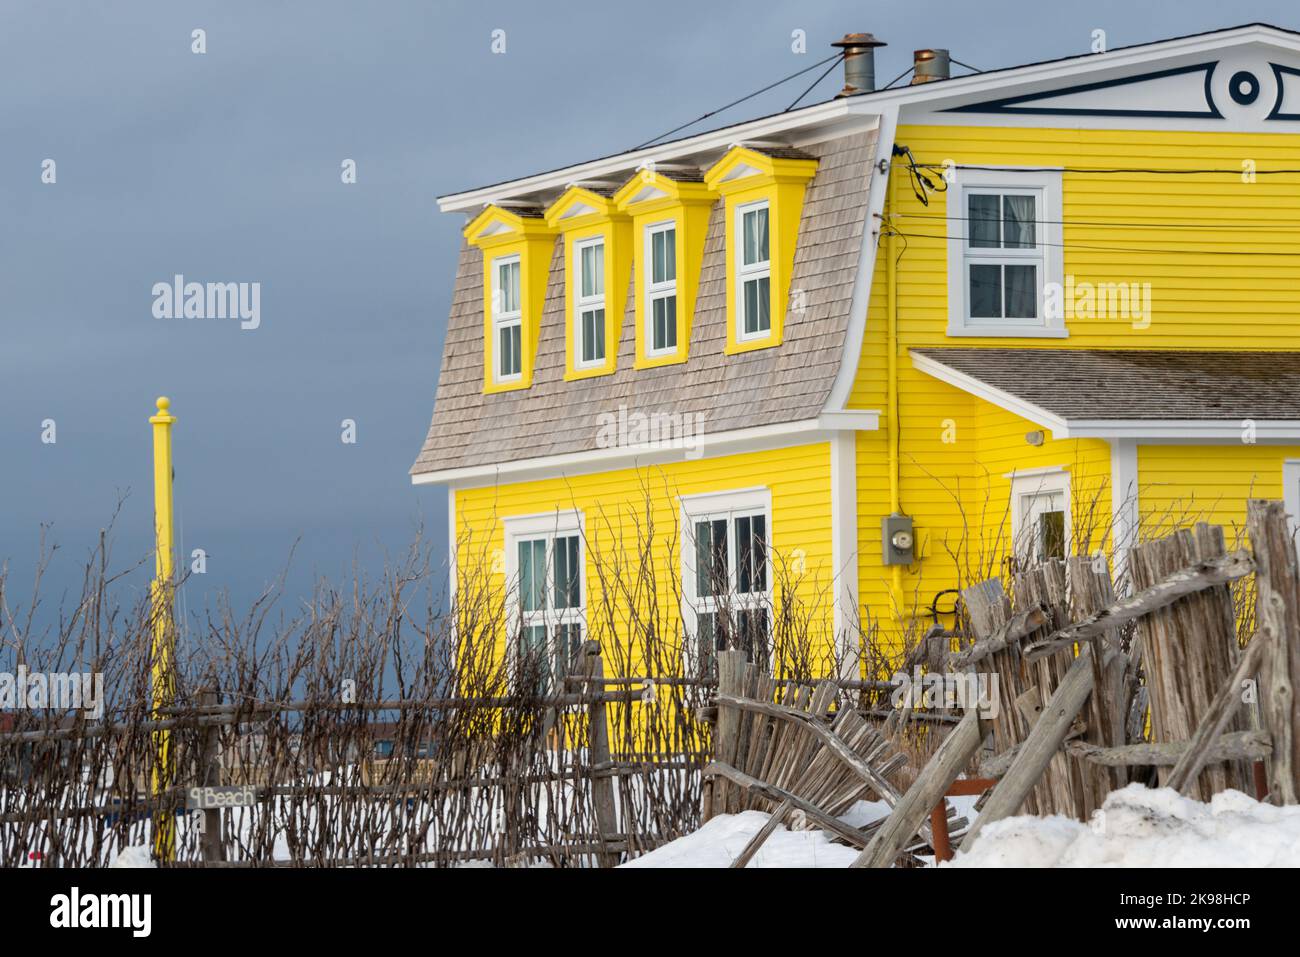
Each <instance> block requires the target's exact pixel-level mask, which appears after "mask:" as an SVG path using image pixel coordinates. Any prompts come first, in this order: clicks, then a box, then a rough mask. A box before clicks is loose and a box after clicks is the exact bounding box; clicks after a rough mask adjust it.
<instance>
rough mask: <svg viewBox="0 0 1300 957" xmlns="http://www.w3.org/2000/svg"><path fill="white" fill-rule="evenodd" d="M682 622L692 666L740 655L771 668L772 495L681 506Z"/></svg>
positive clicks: (717, 497)
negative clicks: (740, 652) (728, 654)
mask: <svg viewBox="0 0 1300 957" xmlns="http://www.w3.org/2000/svg"><path fill="white" fill-rule="evenodd" d="M682 513H683V519H684V521H683V527H684V529H685V530H686V535H685V537H684V541H683V546H682V584H683V588H682V590H683V594H684V598H685V606H686V607H685V609H684V616H683V617H684V620H685V624H686V629H687V634H688V637H689V639H690V644H691V646H692V648H693V652H694V655H695V660H696V662H697V663H698V667H700V668H701V670H702V671H705V672H707V671H709V670H711V669H712V667H713V664H714V662H715V661H716V658H717V653H718V652H719V651H725V650H727V649H741V650H743V651H744V652H745V653H746V656H747V657H748V658H749V660H750V661H755V662H760V663H763V664H770V660H771V647H770V646H771V611H772V562H771V554H770V552H771V540H772V539H771V535H772V523H771V515H772V497H771V493H770V492H769V491H768V490H767V489H748V490H743V491H737V492H724V493H718V494H709V495H697V496H690V497H684V498H683V499H682Z"/></svg>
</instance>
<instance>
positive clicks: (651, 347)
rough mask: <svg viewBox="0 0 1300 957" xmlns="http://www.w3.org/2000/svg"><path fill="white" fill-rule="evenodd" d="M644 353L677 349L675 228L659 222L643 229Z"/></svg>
mask: <svg viewBox="0 0 1300 957" xmlns="http://www.w3.org/2000/svg"><path fill="white" fill-rule="evenodd" d="M645 263H646V268H647V275H646V279H645V290H646V308H645V317H646V329H645V342H646V349H645V352H646V355H648V356H661V355H666V354H670V353H673V352H675V351H676V350H677V227H676V225H675V224H673V223H660V224H657V225H654V226H650V227H647V229H646V257H645Z"/></svg>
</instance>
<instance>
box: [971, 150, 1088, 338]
mask: <svg viewBox="0 0 1300 957" xmlns="http://www.w3.org/2000/svg"><path fill="white" fill-rule="evenodd" d="M947 234H948V303H949V317H948V334H949V335H955V336H972V335H975V336H1064V335H1065V334H1066V332H1065V324H1064V318H1063V315H1056V314H1055V313H1057V312H1060V310H1056V309H1053V308H1051V302H1050V301H1049V298H1048V296H1047V294H1046V293H1047V288H1048V284H1049V283H1055V284H1056V286H1057V288H1058V289H1059V288H1060V285H1061V283H1062V279H1063V277H1062V265H1061V264H1062V255H1061V174H1060V173H1059V172H1057V171H1053V170H1047V171H1039V170H1033V171H1030V170H1024V171H1019V170H1010V171H1001V170H999V171H992V170H964V169H960V170H958V171H957V177H956V182H955V183H953V185H952V186H951V187H950V188H949V190H948V220H947Z"/></svg>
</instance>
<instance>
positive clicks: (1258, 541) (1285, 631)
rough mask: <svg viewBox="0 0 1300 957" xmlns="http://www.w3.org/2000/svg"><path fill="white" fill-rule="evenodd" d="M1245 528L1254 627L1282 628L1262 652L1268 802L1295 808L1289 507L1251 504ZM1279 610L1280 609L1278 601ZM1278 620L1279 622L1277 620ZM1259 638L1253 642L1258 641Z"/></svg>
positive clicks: (1299, 777)
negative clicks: (1251, 561) (1251, 555)
mask: <svg viewBox="0 0 1300 957" xmlns="http://www.w3.org/2000/svg"><path fill="white" fill-rule="evenodd" d="M1246 524H1247V527H1248V528H1249V530H1250V542H1251V546H1252V547H1253V548H1254V551H1255V584H1256V595H1257V599H1256V600H1257V602H1258V605H1257V608H1258V611H1257V613H1256V616H1255V623H1256V625H1263V624H1264V623H1266V622H1268V621H1269V619H1270V618H1273V619H1274V622H1275V624H1276V625H1278V626H1279V627H1278V632H1279V633H1278V635H1277V639H1276V640H1275V641H1273V642H1272V647H1271V648H1267V649H1264V650H1263V652H1262V655H1261V657H1262V660H1261V662H1260V677H1261V681H1260V685H1261V687H1260V688H1259V689H1258V693H1259V696H1260V697H1259V700H1260V701H1261V702H1262V703H1263V712H1264V726H1265V728H1266V729H1267V731H1268V733H1269V734H1270V735H1271V737H1272V743H1273V758H1272V761H1271V762H1270V767H1269V781H1268V785H1269V795H1268V796H1269V800H1270V801H1271V802H1272V803H1273V804H1296V803H1300V802H1297V797H1296V795H1297V794H1300V736H1297V735H1296V732H1295V729H1296V722H1297V721H1300V708H1298V707H1297V701H1296V694H1295V684H1296V681H1297V680H1298V679H1300V569H1298V568H1297V559H1296V545H1295V540H1294V539H1293V538H1292V536H1291V530H1290V527H1289V521H1288V519H1287V515H1286V509H1285V507H1284V506H1283V504H1282V503H1281V502H1269V501H1263V500H1258V499H1255V500H1252V501H1251V502H1250V503H1249V505H1248V506H1247V512H1246ZM1277 599H1280V600H1281V608H1280V611H1279V610H1278V601H1277ZM1278 618H1280V619H1281V620H1280V621H1277V619H1278ZM1259 637H1260V636H1259V635H1257V636H1256V638H1255V640H1256V641H1258V640H1259Z"/></svg>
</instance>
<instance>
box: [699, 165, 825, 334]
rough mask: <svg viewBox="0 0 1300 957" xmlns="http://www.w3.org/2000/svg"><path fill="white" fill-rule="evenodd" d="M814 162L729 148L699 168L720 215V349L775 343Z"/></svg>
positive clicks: (787, 303) (788, 292) (781, 325)
mask: <svg viewBox="0 0 1300 957" xmlns="http://www.w3.org/2000/svg"><path fill="white" fill-rule="evenodd" d="M816 173H817V160H816V159H814V158H813V157H812V156H809V155H807V154H805V153H802V152H800V151H798V150H793V149H788V148H785V147H766V148H759V147H755V148H752V149H751V148H749V147H746V146H733V147H732V148H731V149H730V150H728V151H727V153H726V155H725V156H723V157H722V159H720V160H718V161H717V162H716V163H714V164H713V166H711V167H710V168H709V171H708V172H707V173H705V174H704V182H705V183H706V184H707V185H708V186H710V187H711V188H713V189H714V190H716V191H717V192H719V193H721V194H722V197H723V199H724V200H725V202H726V213H727V220H726V222H727V235H726V242H727V350H726V351H727V354H728V355H732V354H735V353H738V352H749V351H751V350H753V349H768V348H771V347H772V346H779V345H780V344H781V342H782V340H783V338H784V336H785V320H786V312H787V311H788V310H789V306H790V300H791V294H792V290H791V280H792V279H793V276H794V253H795V246H796V244H797V243H798V240H799V224H800V221H801V220H802V218H803V202H804V195H805V193H806V192H807V188H808V183H809V182H810V181H811V180H812V178H813V176H814V175H816Z"/></svg>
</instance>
